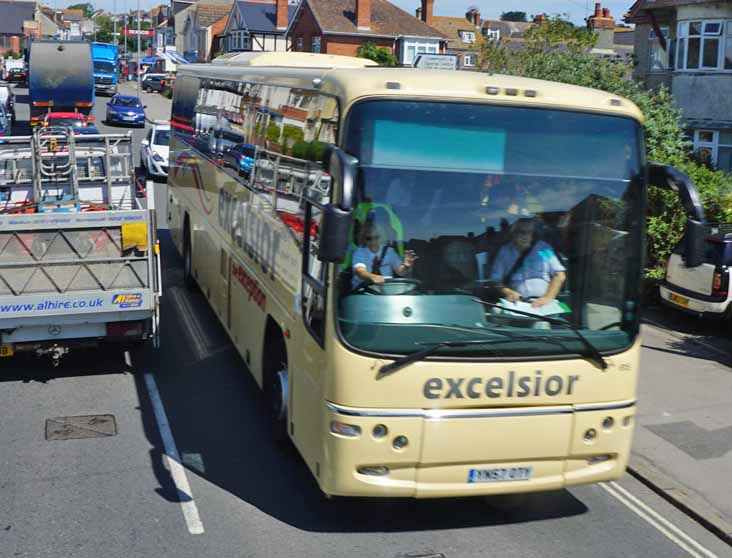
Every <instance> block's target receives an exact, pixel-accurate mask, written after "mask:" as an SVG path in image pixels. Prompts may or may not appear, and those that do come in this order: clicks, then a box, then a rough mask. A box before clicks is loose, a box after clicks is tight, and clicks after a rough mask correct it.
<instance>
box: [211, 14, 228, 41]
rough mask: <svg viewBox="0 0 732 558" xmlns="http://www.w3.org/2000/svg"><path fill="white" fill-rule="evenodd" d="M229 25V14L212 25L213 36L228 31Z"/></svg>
mask: <svg viewBox="0 0 732 558" xmlns="http://www.w3.org/2000/svg"><path fill="white" fill-rule="evenodd" d="M228 24H229V14H226V15H225V16H224V17H222V18H221V19H219V20H218V21H215V22H214V23H213V24H212V25H211V35H214V36H215V35H220V34H221V33H223V32H224V31H226V26H227V25H228Z"/></svg>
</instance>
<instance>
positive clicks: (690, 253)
mask: <svg viewBox="0 0 732 558" xmlns="http://www.w3.org/2000/svg"><path fill="white" fill-rule="evenodd" d="M648 180H649V183H650V184H651V186H655V187H657V188H661V189H663V190H671V191H672V192H676V194H677V195H678V196H679V199H680V200H681V205H682V206H683V207H684V211H685V212H686V228H685V231H684V239H683V243H684V254H683V255H684V262H685V264H686V267H697V266H699V265H701V264H702V263H703V253H704V242H705V238H706V226H705V224H704V223H705V221H704V207H703V206H702V202H701V197H700V196H699V191H698V190H697V189H696V186H694V182H693V181H692V180H691V178H690V177H689V175H688V174H686V173H685V172H682V171H680V170H679V169H677V168H674V167H672V166H670V165H662V164H660V163H651V164H650V165H649V172H648Z"/></svg>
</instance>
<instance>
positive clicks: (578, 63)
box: [480, 19, 732, 277]
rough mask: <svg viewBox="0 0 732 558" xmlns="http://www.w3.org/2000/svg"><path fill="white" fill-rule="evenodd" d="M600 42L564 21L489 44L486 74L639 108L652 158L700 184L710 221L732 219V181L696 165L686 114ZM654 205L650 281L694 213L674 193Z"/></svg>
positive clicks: (654, 192) (652, 193) (655, 195)
mask: <svg viewBox="0 0 732 558" xmlns="http://www.w3.org/2000/svg"><path fill="white" fill-rule="evenodd" d="M596 41H597V37H596V36H595V35H594V34H593V33H591V32H590V31H588V30H586V29H579V28H575V27H573V26H572V25H570V24H567V23H566V22H563V21H560V20H558V19H551V20H548V21H547V22H545V23H544V24H542V25H537V26H534V27H532V28H531V29H530V30H529V31H528V32H527V34H526V48H525V49H524V50H521V51H516V50H512V49H509V48H507V46H506V44H505V42H495V41H490V42H486V43H485V44H484V45H483V46H482V49H481V57H480V64H481V67H482V68H483V69H484V70H488V71H491V72H499V73H505V74H512V75H518V76H525V77H531V78H537V79H545V80H550V81H558V82H562V83H569V84H573V85H579V86H583V87H592V88H595V89H601V90H604V91H608V92H610V93H614V94H616V95H620V96H622V97H625V98H627V99H629V100H631V101H632V102H634V103H635V104H636V105H637V106H638V108H639V109H640V110H641V112H642V113H643V116H644V128H645V136H646V151H647V153H646V155H647V157H648V159H649V160H651V161H657V162H659V163H665V164H669V165H674V166H676V167H678V168H679V169H680V170H683V171H684V172H686V173H687V174H688V175H689V176H690V177H691V178H692V179H693V180H694V183H695V184H696V187H697V189H698V190H699V193H700V195H701V199H702V202H703V204H704V209H705V212H706V218H707V221H709V222H723V221H727V222H729V221H732V178H731V177H730V176H726V175H725V174H723V173H721V172H718V171H714V170H711V169H709V168H707V167H706V166H704V165H703V164H700V163H698V162H696V161H695V160H694V158H693V156H692V154H691V144H690V143H689V141H688V140H687V138H686V134H685V133H684V129H683V128H682V126H681V114H680V112H679V110H678V108H677V107H676V105H675V104H674V100H673V97H672V96H671V93H670V92H669V91H668V89H666V88H660V89H659V90H657V91H649V90H647V89H645V88H644V87H643V86H642V85H641V84H639V83H638V82H635V81H633V80H631V79H630V75H631V71H632V67H631V66H630V64H627V63H622V62H613V61H610V60H607V59H603V58H600V57H598V56H595V55H592V54H590V52H589V49H590V48H591V47H593V46H594V45H595V44H596ZM648 201H649V203H648V215H647V226H648V254H647V256H648V257H647V268H646V275H647V277H659V276H661V277H662V276H663V265H664V263H665V261H666V259H667V258H668V256H669V254H670V253H671V252H672V250H673V248H674V247H675V246H676V244H677V243H678V241H679V240H680V238H681V236H682V234H683V231H684V223H685V221H686V215H685V213H684V211H683V209H682V207H681V205H680V203H679V200H678V197H677V196H676V194H674V193H673V192H669V191H665V190H663V191H661V190H658V189H656V188H653V187H651V188H650V189H649V200H648Z"/></svg>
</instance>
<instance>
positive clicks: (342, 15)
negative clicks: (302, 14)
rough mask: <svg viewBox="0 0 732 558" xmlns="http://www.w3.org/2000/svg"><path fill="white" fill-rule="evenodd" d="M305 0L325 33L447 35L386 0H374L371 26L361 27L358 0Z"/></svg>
mask: <svg viewBox="0 0 732 558" xmlns="http://www.w3.org/2000/svg"><path fill="white" fill-rule="evenodd" d="M304 1H305V2H307V3H308V5H309V6H310V9H311V10H312V12H313V15H314V16H315V19H316V20H317V21H318V24H319V25H320V28H321V29H322V31H323V32H324V33H328V32H330V33H346V34H349V35H384V36H388V37H399V36H401V35H406V36H410V37H434V38H439V39H445V38H446V37H445V35H443V34H442V33H440V32H439V31H438V30H437V29H434V28H433V27H430V26H429V25H427V24H426V23H424V22H423V21H422V20H420V19H417V18H416V17H414V16H413V15H412V14H410V13H407V12H405V11H404V10H402V9H400V8H397V7H396V6H395V5H394V4H392V3H390V2H387V1H386V0H371V28H370V29H369V30H361V29H359V28H358V27H357V26H356V0H304Z"/></svg>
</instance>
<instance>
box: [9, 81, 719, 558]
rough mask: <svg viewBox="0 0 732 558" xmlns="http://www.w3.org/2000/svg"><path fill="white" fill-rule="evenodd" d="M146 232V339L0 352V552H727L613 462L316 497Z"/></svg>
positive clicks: (160, 192) (202, 308)
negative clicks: (535, 483) (160, 267)
mask: <svg viewBox="0 0 732 558" xmlns="http://www.w3.org/2000/svg"><path fill="white" fill-rule="evenodd" d="M143 99H144V101H145V103H146V104H148V106H149V107H151V108H152V107H156V108H153V109H152V110H151V111H150V112H151V117H152V118H163V117H164V112H165V107H166V106H169V105H166V103H167V101H166V100H164V99H162V98H160V97H158V96H157V95H146V94H145V95H144V96H143ZM20 102H22V101H21V100H20V99H19V103H20ZM102 108H103V106H101V105H100V106H98V107H97V108H96V110H95V114H96V115H97V118H98V121H100V120H101V119H100V118H99V116H100V115H101V113H102V111H101V109H102ZM24 110H26V111H27V109H24V108H23V107H22V106H19V110H18V113H19V118H20V119H23V118H24V117H23V116H22V115H23V114H24V113H23V111H24ZM156 112H159V113H160V114H156ZM25 114H26V116H25V118H27V112H26V113H25ZM99 124H100V125H99V128H100V130H102V131H105V130H106V127H105V126H104V125H103V124H102V123H101V122H99ZM117 130H119V129H115V131H117ZM143 133H144V132H143V131H142V130H136V131H134V132H133V135H134V137H135V139H136V141H138V142H139V139H140V138H141V137H142V135H143ZM156 198H157V199H158V200H160V202H161V203H162V201H163V200H164V198H165V192H164V186H162V185H161V186H160V187H159V188H157V196H156ZM161 237H162V239H163V256H164V262H165V263H164V268H165V269H164V289H165V294H164V298H163V307H162V314H163V319H162V346H161V348H160V350H158V351H153V350H147V351H146V352H144V353H143V354H142V355H140V356H139V357H138V358H135V359H134V360H133V359H132V358H131V357H130V356H129V355H127V354H124V353H122V352H119V351H112V350H102V351H93V352H88V353H79V354H77V355H75V356H70V357H67V358H66V359H64V360H63V362H62V364H61V366H60V367H59V368H56V369H54V368H52V367H51V366H50V365H49V364H48V362H46V361H44V360H40V361H39V360H34V359H30V358H28V359H26V358H18V359H17V360H11V361H9V362H2V363H0V409H2V415H0V416H1V417H2V418H1V419H0V558H6V557H15V556H22V557H32V558H45V557H49V558H50V557H53V558H57V557H65V558H66V557H68V558H71V557H73V558H87V557H88V558H99V557H104V558H114V557H124V558H130V557H138V556H140V557H142V556H171V557H172V556H175V557H177V558H178V557H180V558H187V557H191V558H194V557H195V558H209V557H216V558H228V557H232V558H233V557H239V556H246V557H267V558H270V557H272V558H280V557H282V558H289V557H293V556H315V557H320V556H323V557H326V556H327V557H331V556H332V557H338V558H340V557H346V556H348V557H364V558H367V557H368V558H376V557H378V558H393V557H402V558H405V557H417V556H435V557H437V556H444V557H445V558H456V557H460V558H467V557H486V556H500V557H501V558H510V557H516V558H519V557H522V558H523V557H533V556H537V557H538V556H541V557H542V558H550V557H577V558H586V557H589V556H592V557H612V558H615V557H617V556H627V557H634V556H638V557H643V558H656V557H658V558H677V557H678V558H680V557H693V558H713V557H714V556H717V557H720V558H721V557H727V556H732V549H730V547H729V546H727V545H725V544H724V543H722V542H721V541H720V540H718V539H717V538H715V537H714V536H713V535H711V534H710V533H708V532H707V531H705V530H704V529H703V528H702V527H701V526H699V525H698V524H696V523H694V522H693V521H691V520H690V519H689V518H687V517H686V516H684V515H683V514H682V513H681V512H679V511H678V510H676V509H675V508H673V507H671V506H670V505H669V504H668V503H666V502H665V501H663V500H661V499H660V498H658V497H657V496H656V495H654V494H653V493H651V492H649V491H648V490H647V489H646V488H645V487H644V486H642V485H640V484H638V483H637V482H635V481H634V480H633V479H632V478H629V477H626V478H625V479H623V480H622V481H621V482H620V483H611V484H609V485H593V486H587V487H581V488H577V489H573V490H562V491H557V492H549V493H542V494H536V495H532V496H529V497H528V498H527V499H526V500H525V501H524V502H523V503H522V504H521V505H519V506H517V507H514V506H512V503H513V502H512V501H511V500H510V499H500V498H494V499H452V500H434V501H431V500H427V501H411V500H409V501H401V500H399V501H394V500H354V499H335V500H332V501H329V500H326V499H324V498H323V497H322V496H321V495H320V493H319V491H318V489H317V486H316V485H315V483H314V481H313V479H312V478H311V477H310V474H309V473H308V471H307V470H306V468H305V466H304V464H303V463H302V461H301V460H300V459H299V458H298V457H297V456H295V455H292V454H291V453H288V452H287V451H283V450H282V449H280V448H279V447H278V446H276V445H275V444H274V443H273V442H272V441H271V439H270V434H269V431H268V429H267V427H266V426H264V425H265V424H266V419H265V409H264V405H263V401H262V398H261V397H260V395H259V393H258V389H257V387H256V385H255V383H254V381H253V380H252V379H251V378H250V377H249V375H248V374H247V373H246V367H245V365H244V363H243V362H242V360H241V359H240V358H239V357H238V355H237V354H236V352H235V351H234V350H233V348H232V346H231V345H230V343H229V342H228V341H227V339H226V336H225V333H224V331H223V330H222V329H221V328H220V326H219V325H218V322H217V320H216V318H215V317H214V315H213V314H212V312H211V311H210V310H209V309H208V307H207V304H206V301H205V300H204V298H203V297H202V296H201V295H200V294H198V293H191V292H188V291H187V290H186V289H185V288H184V287H183V284H182V272H181V267H180V259H179V258H178V256H177V255H176V254H175V253H174V250H173V249H172V246H171V244H170V242H169V241H168V238H167V236H166V232H165V231H161ZM161 410H162V412H164V413H165V418H166V419H167V420H161V418H162V416H161ZM156 413H157V414H156ZM89 415H106V416H103V417H102V418H101V419H99V421H98V422H96V423H88V424H87V428H86V429H85V430H83V432H86V433H87V434H90V433H94V434H95V437H88V438H82V439H68V440H58V439H51V440H47V439H46V438H47V437H50V438H54V437H58V436H63V435H64V433H69V432H72V433H73V432H80V431H79V430H78V429H77V430H74V429H66V430H65V429H64V428H59V426H58V425H59V424H60V423H63V422H64V419H63V417H80V416H89ZM110 415H111V417H113V419H114V423H115V425H116V429H112V428H110V424H111V419H110V417H109V416H110ZM49 419H51V422H50V423H49V422H47V421H49ZM53 419H56V420H53ZM67 422H68V421H67ZM161 423H162V424H163V428H162V429H161V426H160V425H161ZM95 424H96V425H95ZM166 424H167V425H168V426H169V431H168V430H166V428H165V425H166ZM171 450H172V451H171ZM175 454H178V455H177V456H176V457H179V460H178V461H179V463H180V464H182V468H181V467H179V466H178V463H177V462H175V461H172V460H171V459H170V457H173V456H175ZM181 475H182V477H181ZM181 478H182V479H185V481H186V482H187V483H188V484H189V486H188V487H186V489H185V490H184V491H183V492H185V493H183V492H181V484H180V481H181ZM176 481H177V484H176Z"/></svg>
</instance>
